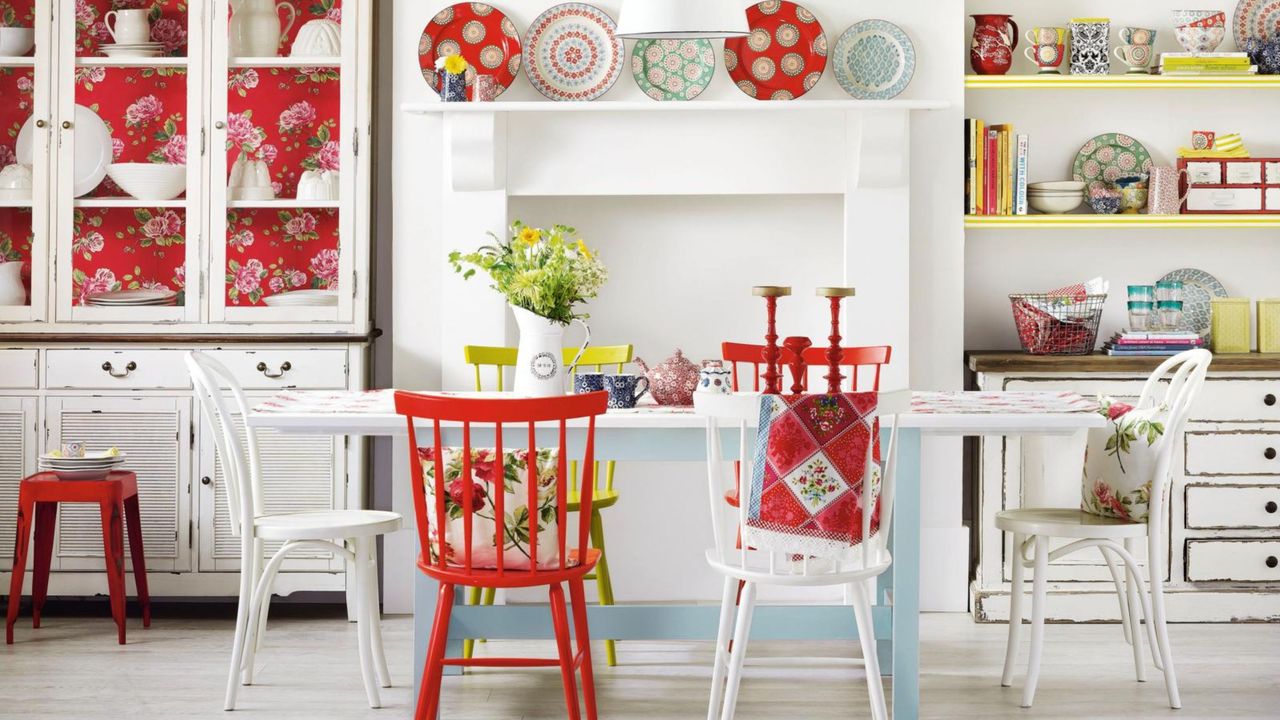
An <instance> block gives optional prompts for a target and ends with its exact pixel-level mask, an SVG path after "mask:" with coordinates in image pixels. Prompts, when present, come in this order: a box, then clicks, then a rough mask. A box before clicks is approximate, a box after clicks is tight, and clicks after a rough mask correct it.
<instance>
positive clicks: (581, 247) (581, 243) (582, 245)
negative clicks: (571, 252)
mask: <svg viewBox="0 0 1280 720" xmlns="http://www.w3.org/2000/svg"><path fill="white" fill-rule="evenodd" d="M578 252H580V253H582V256H583V257H585V258H586V259H588V260H590V259H591V251H590V250H588V249H587V243H586V241H585V240H583V239H582V238H578Z"/></svg>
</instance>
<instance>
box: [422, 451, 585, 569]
mask: <svg viewBox="0 0 1280 720" xmlns="http://www.w3.org/2000/svg"><path fill="white" fill-rule="evenodd" d="M433 450H434V449H433V448H429V447H420V448H418V459H419V460H420V461H421V462H422V475H423V484H424V486H425V488H426V492H427V524H428V525H429V527H430V534H429V537H430V538H431V551H430V552H431V560H432V561H433V562H434V561H436V560H438V559H439V546H440V543H439V537H440V532H441V530H442V529H441V528H439V527H437V526H436V509H435V508H436V465H435V461H434V459H433V457H432V454H433ZM496 455H497V453H495V452H494V450H493V448H472V449H471V478H470V479H468V478H465V477H464V476H463V472H462V459H463V450H462V448H456V447H446V448H444V458H443V460H444V462H443V465H444V515H445V520H444V524H445V526H444V528H443V532H444V540H445V562H447V563H450V564H454V565H462V564H464V563H465V552H466V535H465V533H464V530H463V527H464V522H465V520H464V516H465V515H466V504H465V503H466V496H467V494H468V493H470V495H471V567H473V568H496V567H498V553H499V552H502V556H503V561H502V562H503V568H505V569H507V570H528V569H529V566H530V563H532V562H535V558H533V557H532V556H531V555H532V552H533V549H532V548H531V547H530V545H531V543H530V541H529V527H530V526H529V514H530V513H533V514H534V515H535V516H536V518H537V523H536V524H535V527H536V528H537V537H538V543H537V550H536V552H537V558H536V562H537V567H538V568H540V569H549V568H557V567H559V566H560V548H559V540H558V535H557V523H556V467H557V465H558V463H559V453H558V452H557V451H556V450H554V449H540V450H538V452H537V456H536V457H534V458H533V459H532V462H533V464H534V476H535V478H536V481H537V489H536V490H535V495H534V497H535V499H536V506H535V507H530V505H529V485H528V483H529V463H530V458H529V451H528V450H510V451H507V452H505V453H503V457H502V463H501V464H499V463H498V462H497V457H496ZM500 492H501V493H504V495H503V500H502V509H503V517H504V520H505V527H504V530H503V532H504V537H503V538H502V542H501V550H499V543H498V542H497V528H498V523H497V512H498V509H497V504H496V503H497V501H496V499H495V498H496V495H497V493H500Z"/></svg>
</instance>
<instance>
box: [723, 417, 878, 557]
mask: <svg viewBox="0 0 1280 720" xmlns="http://www.w3.org/2000/svg"><path fill="white" fill-rule="evenodd" d="M876 402H877V394H876V393H874V392H860V393H842V394H836V395H764V396H761V398H760V430H759V434H758V436H757V440H756V450H755V463H754V467H753V469H752V476H751V486H750V488H749V491H750V492H749V495H748V505H747V513H746V514H747V521H746V527H745V528H744V529H743V535H744V537H743V541H744V542H745V543H748V544H749V545H750V546H751V547H755V548H759V549H767V550H776V551H781V552H791V553H803V554H805V555H810V556H813V557H839V556H840V555H843V554H845V553H846V552H847V551H848V550H849V549H850V548H852V547H854V546H856V545H858V544H859V543H861V542H862V540H863V538H862V518H863V513H864V512H869V513H870V514H871V533H872V534H875V532H876V530H877V529H878V528H879V524H880V518H879V515H880V513H879V495H880V468H879V463H880V437H879V435H880V433H879V423H878V422H877V420H876ZM864 482H871V483H872V486H871V502H870V503H869V506H868V507H863V500H862V487H863V483H864Z"/></svg>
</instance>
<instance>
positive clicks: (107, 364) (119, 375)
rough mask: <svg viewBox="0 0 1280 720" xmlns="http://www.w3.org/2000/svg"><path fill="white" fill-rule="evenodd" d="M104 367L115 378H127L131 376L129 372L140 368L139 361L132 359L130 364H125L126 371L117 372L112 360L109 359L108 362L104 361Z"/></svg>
mask: <svg viewBox="0 0 1280 720" xmlns="http://www.w3.org/2000/svg"><path fill="white" fill-rule="evenodd" d="M102 369H103V370H106V371H107V374H108V375H110V376H111V377H113V378H127V377H129V373H131V372H133V371H134V370H137V369H138V363H136V362H134V361H132V360H130V361H129V364H128V365H125V366H124V372H116V369H115V368H113V367H111V361H110V360H108V361H107V362H104V363H102Z"/></svg>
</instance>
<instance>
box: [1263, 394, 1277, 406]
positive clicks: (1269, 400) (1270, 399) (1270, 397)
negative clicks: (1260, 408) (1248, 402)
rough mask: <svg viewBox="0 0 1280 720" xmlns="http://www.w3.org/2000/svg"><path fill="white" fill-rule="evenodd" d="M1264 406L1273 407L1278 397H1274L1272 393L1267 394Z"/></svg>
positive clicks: (1264, 397)
mask: <svg viewBox="0 0 1280 720" xmlns="http://www.w3.org/2000/svg"><path fill="white" fill-rule="evenodd" d="M1262 404H1263V405H1266V406H1267V407H1271V406H1273V405H1275V404H1276V396H1275V395H1272V394H1271V393H1267V394H1266V395H1264V396H1262Z"/></svg>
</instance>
